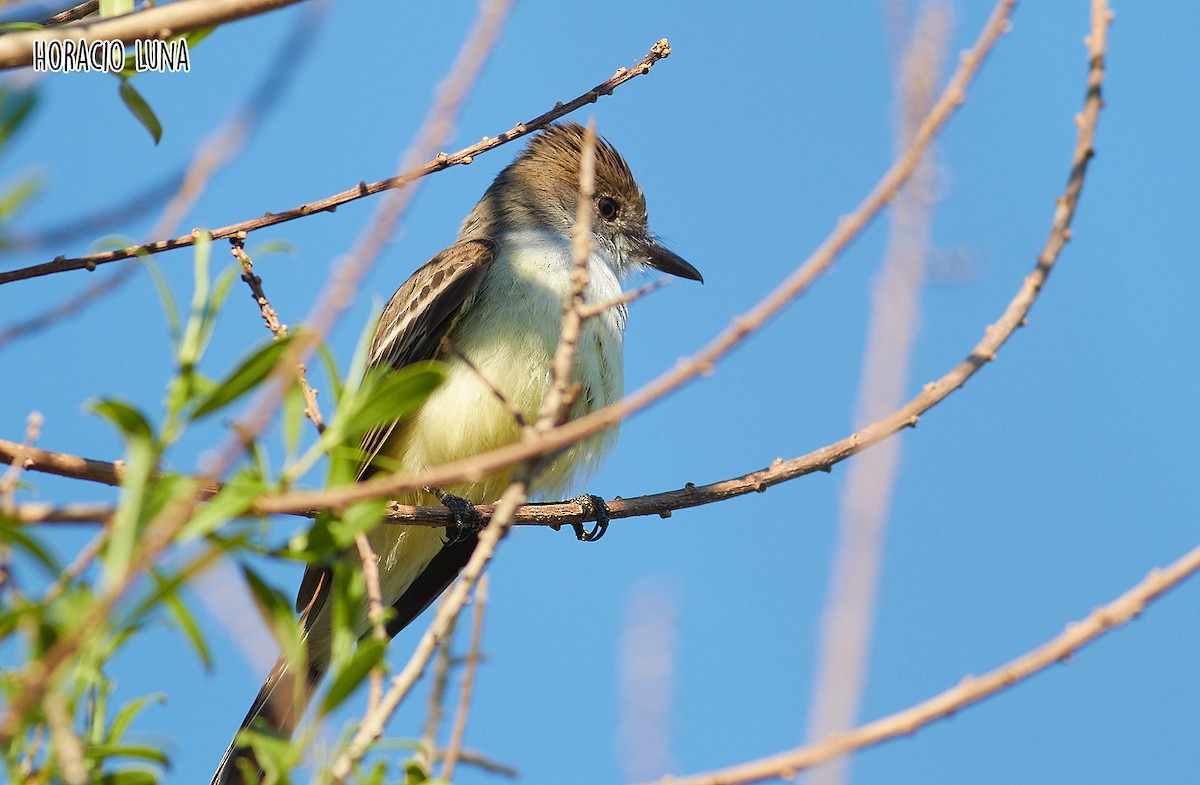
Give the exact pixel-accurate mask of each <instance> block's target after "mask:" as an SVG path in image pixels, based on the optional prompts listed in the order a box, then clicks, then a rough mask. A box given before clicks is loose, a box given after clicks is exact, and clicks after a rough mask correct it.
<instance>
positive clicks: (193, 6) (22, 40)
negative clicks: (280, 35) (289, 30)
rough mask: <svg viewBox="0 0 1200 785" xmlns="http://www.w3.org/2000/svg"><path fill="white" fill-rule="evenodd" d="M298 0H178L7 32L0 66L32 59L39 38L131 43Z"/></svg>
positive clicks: (0, 39)
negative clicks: (85, 20) (97, 17)
mask: <svg viewBox="0 0 1200 785" xmlns="http://www.w3.org/2000/svg"><path fill="white" fill-rule="evenodd" d="M296 2H299V0H178V2H174V3H163V4H161V5H157V6H153V7H148V8H145V9H143V10H141V11H137V12H135V13H132V14H122V15H121V16H114V17H110V18H108V19H100V20H98V21H95V22H88V23H86V24H78V25H75V24H71V25H62V26H59V27H50V28H46V29H44V30H30V31H24V32H13V33H8V34H7V35H4V36H2V37H0V69H7V68H19V67H20V66H23V65H29V64H30V63H32V62H33V46H34V43H35V42H40V41H59V40H64V39H68V38H70V39H80V38H82V39H84V40H87V41H97V40H112V39H117V40H120V41H121V42H122V43H125V44H132V43H133V42H134V41H136V40H139V39H142V40H145V39H164V40H165V39H167V38H171V37H172V36H176V35H179V34H181V33H187V32H190V31H192V30H198V29H200V28H202V27H216V26H218V25H221V24H224V23H226V22H232V21H234V20H237V19H244V18H245V17H248V16H256V15H258V14H264V13H267V12H268V11H274V10H276V9H279V8H283V7H284V6H288V5H291V4H292V3H296Z"/></svg>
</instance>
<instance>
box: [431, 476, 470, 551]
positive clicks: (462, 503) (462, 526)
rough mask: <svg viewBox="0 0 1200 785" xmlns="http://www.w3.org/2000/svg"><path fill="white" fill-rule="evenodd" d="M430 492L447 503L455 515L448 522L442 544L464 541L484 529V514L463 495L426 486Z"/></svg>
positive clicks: (451, 512) (440, 500)
mask: <svg viewBox="0 0 1200 785" xmlns="http://www.w3.org/2000/svg"><path fill="white" fill-rule="evenodd" d="M425 490H426V491H427V492H428V493H430V494H432V495H433V496H435V497H436V498H437V500H438V501H439V502H441V503H442V504H443V505H445V507H446V509H448V510H449V511H450V514H451V515H452V516H453V517H454V522H453V523H449V524H446V536H445V538H444V539H443V540H442V545H454V544H455V543H459V542H462V541H463V540H465V539H467V537H468V536H470V535H472V534H475V533H477V532H479V531H480V530H481V529H483V516H482V515H480V514H479V511H478V510H476V509H475V505H474V504H471V502H469V501H467V500H466V499H464V498H463V497H461V496H455V495H454V494H452V493H446V492H445V491H443V490H440V489H438V488H426V489H425Z"/></svg>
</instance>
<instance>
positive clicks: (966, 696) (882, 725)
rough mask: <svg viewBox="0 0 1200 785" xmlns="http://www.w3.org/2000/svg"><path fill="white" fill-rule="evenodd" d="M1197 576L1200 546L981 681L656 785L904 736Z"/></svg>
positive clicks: (786, 765) (777, 770)
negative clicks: (799, 743)
mask: <svg viewBox="0 0 1200 785" xmlns="http://www.w3.org/2000/svg"><path fill="white" fill-rule="evenodd" d="M1197 571H1200V547H1197V548H1194V549H1193V550H1191V551H1189V552H1188V553H1186V554H1185V555H1184V556H1182V557H1181V558H1180V559H1179V560H1177V561H1176V562H1174V563H1173V564H1171V565H1170V566H1168V567H1166V568H1165V569H1155V570H1152V571H1151V572H1150V573H1149V574H1148V575H1147V576H1146V577H1145V578H1144V579H1143V580H1142V581H1141V582H1140V583H1138V584H1137V585H1136V586H1134V587H1133V588H1131V589H1130V590H1129V591H1127V592H1125V593H1124V594H1122V595H1121V596H1120V597H1117V598H1116V599H1115V600H1113V601H1112V602H1110V603H1108V604H1107V605H1103V606H1101V607H1100V608H1097V609H1096V610H1095V611H1093V612H1092V614H1091V615H1090V616H1088V617H1087V618H1086V619H1083V620H1082V621H1078V622H1074V623H1071V624H1068V625H1067V626H1066V629H1065V631H1064V632H1063V633H1062V634H1060V635H1058V636H1056V637H1054V638H1052V639H1050V640H1049V641H1047V642H1045V643H1043V644H1042V645H1041V646H1039V647H1037V648H1036V649H1033V650H1032V651H1029V652H1027V653H1025V654H1023V655H1021V656H1020V657H1017V658H1016V659H1014V660H1011V661H1009V662H1008V663H1005V664H1004V665H1002V666H1000V667H999V668H996V669H995V670H992V671H989V672H988V673H985V674H984V675H982V676H966V677H964V678H963V679H962V681H960V682H959V683H958V684H957V685H956V686H954V687H951V688H950V689H948V690H946V691H945V692H943V693H941V694H939V695H935V696H933V697H932V698H930V699H929V700H926V701H924V702H922V703H918V704H917V705H915V706H910V707H909V708H907V709H904V710H903V711H898V712H896V713H895V714H891V715H889V716H887V717H884V718H882V719H878V720H876V721H875V722H871V723H868V724H866V725H863V726H861V727H859V728H856V729H855V730H852V731H848V732H846V733H840V734H837V735H835V736H833V737H831V738H829V739H828V740H826V741H823V742H820V743H818V744H813V745H811V746H807V747H800V748H799V749H796V750H791V751H789V752H783V753H780V754H778V755H772V756H770V757H766V758H761V759H759V760H756V761H751V762H749V763H743V764H741V765H738V766H731V767H729V768H727V769H721V770H719V771H713V772H709V773H707V774H698V775H696V776H694V777H666V778H663V779H662V780H659V781H658V783H659V785H667V783H670V785H741V784H742V783H748V782H761V781H762V780H769V779H776V778H779V777H790V776H791V775H792V774H794V773H795V772H797V771H800V770H801V769H807V768H810V767H812V766H815V765H817V764H819V763H823V762H825V761H827V760H829V759H831V758H834V757H836V756H838V755H844V754H846V753H847V752H853V751H854V750H860V749H863V748H864V747H870V746H873V745H875V744H879V743H880V742H883V741H887V740H888V739H894V738H896V737H898V736H908V735H911V734H913V733H916V731H917V730H918V729H919V728H921V727H922V726H924V725H928V724H929V723H931V722H933V721H935V720H940V719H942V718H943V717H949V716H951V715H953V714H955V713H956V712H958V711H961V710H962V709H965V708H966V707H968V706H971V705H973V704H976V703H978V702H980V701H981V700H983V699H984V698H987V697H990V696H992V695H995V694H996V693H999V692H1002V691H1004V690H1006V689H1009V688H1010V687H1013V686H1015V685H1017V684H1019V683H1020V682H1022V681H1025V680H1026V679H1028V678H1029V677H1030V676H1033V675H1034V674H1036V673H1039V672H1040V671H1043V670H1045V669H1046V668H1048V667H1050V666H1051V665H1053V664H1054V663H1056V662H1062V661H1066V660H1067V659H1069V658H1070V657H1071V655H1073V654H1075V653H1076V652H1077V651H1079V650H1080V649H1082V648H1083V647H1084V646H1086V645H1088V644H1089V643H1091V642H1092V641H1094V640H1096V639H1097V638H1099V637H1100V636H1101V635H1104V634H1105V633H1107V632H1110V631H1111V630H1114V629H1116V628H1117V627H1120V626H1121V625H1123V624H1125V623H1127V622H1129V621H1130V620H1132V619H1133V618H1134V617H1136V616H1137V615H1138V614H1140V613H1141V612H1142V611H1143V610H1144V609H1145V607H1146V605H1148V604H1149V603H1151V602H1153V601H1154V600H1156V599H1158V598H1159V597H1161V596H1162V595H1163V594H1165V593H1167V592H1168V591H1170V590H1171V589H1173V588H1175V587H1176V586H1178V585H1179V584H1180V583H1182V582H1183V581H1184V580H1186V579H1187V578H1189V577H1191V576H1192V575H1193V574H1195V573H1196V572H1197Z"/></svg>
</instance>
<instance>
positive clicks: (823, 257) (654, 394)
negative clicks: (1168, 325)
mask: <svg viewBox="0 0 1200 785" xmlns="http://www.w3.org/2000/svg"><path fill="white" fill-rule="evenodd" d="M1015 4H1016V0H1000V1H999V3H998V4H997V6H996V8H995V9H994V10H993V12H992V15H991V16H990V17H989V18H988V21H987V23H986V24H985V26H984V29H983V31H982V32H981V33H980V35H979V39H978V40H977V41H976V43H975V45H974V46H973V47H972V48H971V50H970V51H968V52H966V53H964V54H963V55H962V57H961V58H960V60H959V67H958V70H957V71H956V72H955V73H954V76H952V77H951V79H950V81H949V83H948V84H947V85H946V88H945V89H944V90H943V91H942V94H941V95H940V96H939V98H938V101H937V103H935V104H934V107H933V109H932V110H931V111H930V113H929V115H928V116H927V117H926V118H925V120H924V121H923V122H922V123H921V126H920V128H919V129H918V131H917V133H916V134H915V136H914V138H913V143H912V145H911V146H910V147H909V148H908V150H907V151H905V153H904V154H903V155H902V156H901V157H900V158H899V159H898V160H897V161H895V162H894V163H893V164H892V166H891V168H890V169H888V171H887V172H886V173H885V174H884V175H883V177H882V178H881V179H880V181H879V182H878V183H877V184H876V185H875V187H874V189H872V191H871V192H870V193H869V194H868V195H867V197H866V198H865V199H864V200H863V202H862V203H861V204H860V205H859V206H858V208H857V209H856V210H855V211H854V212H853V213H851V214H850V215H847V216H845V217H844V218H842V219H841V220H840V221H839V222H838V225H837V228H836V229H835V230H834V231H833V233H832V234H831V235H830V236H829V237H828V238H827V239H826V240H825V242H824V243H822V245H821V246H820V247H819V248H818V249H817V250H816V251H814V252H813V254H812V255H811V256H810V257H809V258H808V259H807V260H806V261H805V262H804V264H802V265H801V266H800V267H799V268H798V269H797V270H796V271H795V272H793V273H792V274H791V275H790V276H789V277H788V278H787V279H785V280H784V281H783V283H782V284H780V285H779V286H778V287H777V288H776V289H775V290H774V291H773V292H771V293H770V294H769V295H767V297H766V298H765V299H763V300H762V301H761V302H759V304H758V305H756V306H755V307H754V308H753V309H752V310H751V311H750V312H749V313H747V314H745V315H744V316H740V317H737V318H735V319H734V320H733V322H732V323H731V324H730V325H729V326H728V327H727V328H726V329H725V330H724V331H723V332H722V333H721V334H719V335H718V336H717V337H716V338H714V339H713V340H712V341H711V342H710V343H709V344H708V345H707V346H705V347H704V348H703V349H701V350H700V351H699V352H698V353H697V354H695V355H694V356H692V357H690V358H687V359H684V360H681V361H680V362H679V363H677V364H676V366H675V368H673V369H672V370H670V371H667V372H665V373H663V374H662V375H660V376H659V377H658V378H657V379H655V380H653V381H651V382H650V383H649V384H647V385H646V386H644V387H642V388H641V389H640V390H638V391H637V392H635V393H633V394H632V395H629V396H626V397H625V398H623V399H621V400H620V401H618V402H616V403H614V404H612V405H610V406H606V407H604V408H603V409H599V410H597V411H595V412H592V413H591V414H588V415H586V416H584V417H580V418H579V419H576V420H571V421H570V422H567V423H564V424H563V425H561V426H559V427H557V428H554V429H551V430H548V431H546V432H544V433H543V434H541V435H540V436H537V437H534V438H530V439H523V440H521V441H520V442H516V443H513V444H510V445H508V446H505V447H500V448H498V449H495V450H491V451H489V452H486V453H482V454H480V455H476V456H474V457H471V458H467V459H464V460H460V461H455V462H452V463H447V464H443V465H441V466H436V467H433V468H431V469H429V470H426V471H423V472H420V473H417V474H413V473H403V472H402V473H397V474H381V475H379V477H378V479H372V480H369V481H367V482H364V483H359V484H357V485H353V486H348V487H342V488H337V489H333V490H325V491H297V492H292V493H285V494H279V495H268V496H264V497H261V498H260V499H259V500H258V509H259V510H260V511H261V512H300V511H303V510H307V509H313V508H316V507H336V506H341V505H344V504H349V503H351V502H354V501H360V500H363V499H371V498H380V497H387V496H391V495H394V494H396V493H398V492H400V491H402V490H410V489H415V488H422V487H425V486H433V487H444V486H446V485H449V484H452V483H455V482H461V481H463V480H465V479H467V478H471V477H479V476H482V475H485V474H490V473H492V472H495V471H499V470H501V469H503V468H505V467H508V466H515V465H517V464H519V463H521V462H522V461H527V460H529V459H531V458H536V457H539V456H542V455H547V454H549V453H551V452H555V451H557V450H561V449H563V448H565V447H568V446H570V445H572V444H575V443H577V442H580V441H583V440H584V439H586V438H588V437H589V436H593V435H595V434H597V433H599V432H600V431H603V430H605V429H607V428H611V427H612V426H614V425H616V424H617V423H619V422H620V421H621V420H623V419H625V418H626V417H628V416H629V415H631V414H634V413H636V412H638V411H641V410H642V409H644V408H646V407H647V406H649V405H650V404H652V403H654V402H656V401H658V400H659V399H660V398H663V397H665V396H666V395H667V394H668V393H671V392H673V391H674V390H676V389H677V388H679V387H681V386H682V385H683V384H685V383H687V382H689V381H691V380H692V379H694V378H695V377H696V376H699V375H701V374H703V373H706V372H709V371H711V370H712V368H713V366H714V365H715V364H716V363H717V362H718V361H719V360H721V359H722V358H723V357H725V355H727V354H728V353H729V352H730V351H732V350H733V349H734V348H735V347H736V346H738V345H739V344H741V343H742V342H743V341H744V340H745V339H746V338H747V337H749V336H750V335H751V334H753V333H754V332H756V331H757V330H759V329H760V328H761V327H762V326H763V325H764V324H765V323H766V322H767V321H769V320H770V319H771V318H772V317H774V316H776V315H777V314H778V313H779V312H780V311H782V310H783V308H784V307H785V306H787V305H788V304H789V303H791V301H792V300H794V299H795V298H796V297H798V296H799V295H800V294H801V293H802V292H804V291H805V290H806V289H807V288H808V287H809V286H810V285H811V284H812V283H813V282H814V281H815V280H816V278H817V277H818V276H820V275H821V274H822V273H824V272H825V271H827V270H828V269H829V268H830V266H832V264H833V261H834V259H835V258H836V257H837V255H838V254H839V253H841V252H842V251H843V250H844V249H845V248H846V247H847V246H848V245H849V244H850V242H851V241H852V240H854V238H856V237H857V236H858V235H859V233H861V232H862V230H863V229H864V228H865V227H866V226H867V224H868V223H870V221H871V220H872V219H873V218H874V217H875V215H876V214H878V213H879V211H880V210H882V209H883V207H884V206H885V205H886V204H887V203H888V201H889V200H890V199H891V198H892V197H893V195H894V194H895V193H896V190H897V189H898V188H899V187H900V186H901V185H903V184H904V183H905V181H906V180H907V179H908V177H909V175H910V174H912V171H913V169H914V168H915V167H916V164H917V162H918V161H919V160H920V158H921V156H922V155H923V154H924V151H925V149H926V148H927V147H928V145H929V143H930V142H931V141H932V140H933V137H934V136H935V135H936V134H937V133H938V131H939V130H941V128H942V126H943V125H944V124H945V123H946V120H947V119H948V118H949V116H950V114H951V113H952V112H953V111H954V109H955V108H957V107H958V106H959V105H961V103H962V102H963V100H964V95H965V90H966V86H967V84H968V83H969V82H970V81H971V79H972V77H974V75H975V74H976V73H977V72H978V70H979V67H980V66H981V65H982V64H983V59H984V57H985V56H986V54H987V53H988V52H989V51H990V50H991V48H992V45H993V44H995V42H996V40H997V39H998V38H999V37H1000V35H1001V34H1002V33H1004V32H1005V31H1006V30H1007V27H1008V24H1007V23H1008V17H1009V14H1010V13H1011V11H1012V7H1013V6H1014V5H1015ZM880 438H882V437H880ZM680 506H692V505H687V504H684V505H680Z"/></svg>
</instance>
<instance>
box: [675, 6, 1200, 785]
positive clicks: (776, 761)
mask: <svg viewBox="0 0 1200 785" xmlns="http://www.w3.org/2000/svg"><path fill="white" fill-rule="evenodd" d="M1111 20H1112V14H1111V12H1110V11H1109V9H1108V5H1107V3H1106V2H1105V0H1092V28H1091V34H1090V35H1089V36H1088V38H1087V46H1088V59H1089V69H1088V78H1087V96H1086V99H1085V101H1084V109H1083V111H1082V112H1081V113H1080V114H1079V116H1078V126H1079V132H1078V136H1077V139H1076V143H1075V150H1074V153H1073V155H1072V158H1071V173H1070V176H1069V178H1068V181H1067V188H1066V191H1065V193H1064V194H1063V196H1062V197H1060V198H1059V200H1058V202H1057V204H1056V208H1055V214H1054V221H1053V226H1052V228H1051V231H1050V236H1049V237H1048V238H1047V240H1046V244H1045V246H1044V248H1043V249H1042V252H1041V254H1040V255H1039V256H1038V263H1037V267H1036V268H1035V270H1034V272H1033V273H1031V274H1030V275H1029V276H1028V277H1027V278H1026V279H1025V285H1024V286H1023V287H1022V288H1021V291H1020V292H1019V293H1018V295H1017V297H1016V298H1015V299H1014V300H1013V302H1011V303H1010V304H1009V307H1008V309H1007V310H1006V311H1005V314H1004V316H1003V317H1002V318H1001V320H1000V321H999V322H997V324H995V325H993V326H992V327H991V328H989V330H988V333H987V335H986V336H985V338H984V341H983V342H981V344H980V346H978V347H976V350H975V352H973V353H972V355H971V356H970V357H968V358H967V359H966V360H964V361H963V362H962V363H960V364H959V366H958V367H957V368H956V369H955V370H954V371H952V372H951V374H956V373H959V372H961V378H958V379H957V382H956V383H955V384H954V386H953V387H951V388H945V389H944V391H943V395H944V394H946V393H948V391H949V389H953V388H956V387H957V386H960V385H961V384H962V383H963V382H964V381H965V380H966V378H967V377H969V376H970V375H971V374H973V373H974V372H975V371H976V370H978V368H980V367H982V365H983V364H985V363H986V362H988V361H989V360H991V359H993V358H994V352H995V350H996V349H998V348H999V347H1000V346H1001V345H1003V343H1004V341H1005V340H1006V339H1007V338H1008V336H1009V335H1011V334H1012V332H1013V331H1014V330H1015V329H1016V328H1017V327H1018V326H1019V325H1021V324H1023V323H1024V320H1025V314H1027V313H1028V311H1029V307H1030V306H1031V305H1032V303H1033V301H1034V299H1035V298H1036V297H1037V294H1038V292H1039V291H1040V290H1041V287H1042V285H1043V284H1044V283H1045V280H1046V276H1047V275H1049V272H1050V269H1051V268H1052V267H1053V265H1054V262H1055V260H1056V259H1057V257H1058V255H1059V253H1060V252H1061V250H1062V247H1063V245H1064V244H1065V243H1066V241H1067V239H1068V236H1069V234H1070V224H1071V219H1072V217H1073V216H1074V212H1075V208H1076V206H1077V204H1078V201H1079V195H1080V192H1081V191H1082V188H1083V181H1084V176H1085V175H1086V173H1087V165H1088V161H1089V160H1090V159H1091V157H1092V155H1093V142H1094V139H1095V130H1096V122H1097V119H1098V117H1099V113H1100V108H1101V107H1102V106H1103V100H1102V98H1101V86H1102V84H1103V80H1104V58H1105V51H1106V46H1107V33H1108V25H1109V23H1110V22H1111ZM948 376H949V375H948ZM944 378H945V377H944ZM937 384H941V382H938V383H935V385H937ZM926 392H927V393H928V392H930V389H929V387H927V388H926ZM1197 570H1200V547H1198V548H1196V549H1194V550H1192V551H1191V552H1190V553H1188V554H1186V555H1185V556H1183V557H1182V558H1180V559H1179V560H1178V561H1176V562H1175V563H1174V564H1172V565H1171V566H1170V567H1168V568H1166V569H1165V570H1155V571H1153V572H1151V573H1150V574H1149V575H1148V576H1146V578H1145V579H1144V580H1143V581H1142V582H1141V583H1139V584H1138V585H1137V586H1134V587H1133V588H1132V589H1130V590H1129V591H1127V592H1126V593H1125V594H1123V595H1121V596H1120V597H1118V598H1117V599H1116V600H1114V601H1113V602H1111V603H1109V604H1108V605H1106V606H1104V607H1102V608H1100V609H1099V610H1097V611H1095V612H1094V613H1092V615H1091V616H1089V617H1088V618H1087V619H1085V620H1084V621H1082V622H1080V623H1078V624H1074V625H1068V627H1067V629H1066V631H1065V632H1064V633H1063V634H1061V635H1059V636H1057V637H1056V638H1054V639H1053V640H1051V641H1049V642H1048V643H1046V644H1044V645H1042V646H1041V647H1039V648H1037V649H1035V650H1033V651H1031V652H1029V653H1028V654H1025V655H1024V656H1022V657H1019V658H1018V659H1016V660H1013V661H1011V662H1010V663H1009V664H1007V665H1005V666H1003V667H1001V668H997V669H996V670H993V671H991V672H990V673H988V674H986V675H985V676H983V677H980V678H975V677H969V678H966V679H964V680H963V681H962V682H961V683H960V684H959V685H958V686H957V687H955V688H953V689H950V690H948V691H946V692H944V693H942V694H940V695H937V696H935V697H933V698H931V699H929V700H927V701H925V702H923V703H921V704H918V705H916V706H913V707H911V708H909V709H906V710H904V711H901V712H898V713H896V714H893V715H891V716H889V717H885V718H883V719H881V720H877V721H876V722H873V723H870V724H868V725H865V726H862V727H861V728H858V729H857V730H854V731H850V732H848V733H842V734H838V735H835V736H833V737H832V738H830V739H828V740H827V741H824V742H822V743H820V744H816V745H811V746H808V747H801V748H799V749H797V750H793V751H790V752H785V753H780V754H778V755H773V756H771V757H768V758H763V759H760V760H757V761H752V762H749V763H744V764H740V765H738V766H733V767H730V768H727V769H722V770H720V771H715V772H709V773H707V774H701V775H696V776H694V777H684V778H676V777H672V778H670V779H669V780H663V781H662V782H663V783H664V785H665V783H666V782H670V783H671V785H740V783H748V782H758V781H761V780H765V779H775V778H778V777H784V776H791V775H793V774H795V772H797V771H799V770H801V769H804V768H808V767H811V766H814V765H816V764H818V763H823V762H825V761H827V760H830V759H831V758H834V757H837V756H839V755H844V754H846V753H848V752H852V751H854V750H858V749H862V748H864V747H867V746H871V745H873V744H878V743H879V742H881V741H884V740H886V739H890V738H894V737H896V736H900V735H907V734H911V733H913V732H915V731H916V730H917V729H918V728H920V727H921V726H923V725H926V724H928V723H930V722H932V721H934V720H937V719H940V718H942V717H946V716H949V715H951V714H954V713H955V712H957V711H959V710H961V709H962V708H964V707H966V706H968V705H971V704H973V703H976V702H978V701H980V700H982V699H983V698H985V697H988V696H989V695H993V694H995V693H997V692H999V691H1001V690H1003V689H1006V688H1008V687H1011V686H1012V685H1013V684H1015V683H1017V682H1019V681H1022V680H1024V679H1027V678H1028V677H1029V676H1031V675H1033V674H1034V673H1037V672H1038V671H1040V670H1043V669H1045V668H1047V667H1048V666H1050V665H1052V664H1053V663H1055V662H1058V661H1060V660H1064V659H1066V658H1067V657H1069V656H1070V655H1071V654H1073V653H1074V652H1076V651H1078V650H1079V649H1080V648H1082V647H1083V646H1085V645H1086V644H1088V643H1090V642H1091V641H1093V640H1095V639H1096V638H1098V637H1099V636H1100V635H1102V634H1104V633H1105V632H1107V631H1109V630H1111V629H1113V628H1114V627H1117V626H1120V625H1121V624H1124V623H1125V622H1127V621H1129V620H1130V619H1132V618H1133V617H1134V616H1136V615H1137V614H1138V613H1140V612H1141V611H1142V609H1143V608H1144V607H1145V606H1146V604H1147V603H1149V602H1151V601H1153V600H1154V599H1156V598H1158V597H1159V596H1161V595H1162V594H1163V593H1165V592H1166V591H1168V590H1169V589H1171V588H1173V587H1174V586H1176V585H1178V584H1179V583H1180V582H1182V581H1183V580H1184V579H1185V578H1187V577H1188V576H1190V575H1191V574H1193V573H1194V572H1196V571H1197Z"/></svg>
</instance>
